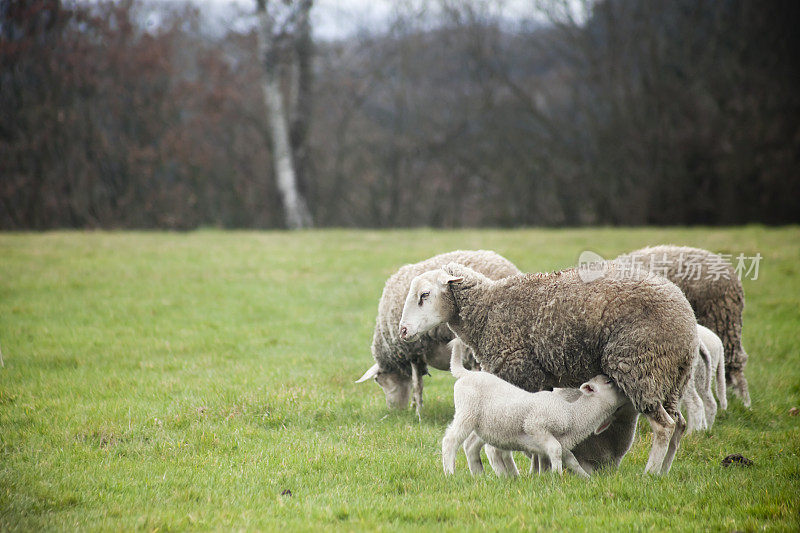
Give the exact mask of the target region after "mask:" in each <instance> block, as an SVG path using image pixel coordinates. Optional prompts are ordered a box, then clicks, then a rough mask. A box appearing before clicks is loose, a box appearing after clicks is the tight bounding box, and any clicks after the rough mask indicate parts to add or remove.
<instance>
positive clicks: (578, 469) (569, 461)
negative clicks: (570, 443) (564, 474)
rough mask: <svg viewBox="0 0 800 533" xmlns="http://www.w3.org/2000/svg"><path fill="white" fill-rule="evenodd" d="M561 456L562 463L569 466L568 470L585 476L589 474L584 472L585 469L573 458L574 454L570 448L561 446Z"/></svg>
mask: <svg viewBox="0 0 800 533" xmlns="http://www.w3.org/2000/svg"><path fill="white" fill-rule="evenodd" d="M561 458H562V460H563V461H564V464H565V465H566V466H567V468H569V469H570V470H572V471H573V472H575V473H576V474H578V475H579V476H581V477H586V478H588V477H589V474H588V473H587V472H586V470H584V469H583V467H582V466H581V464H580V463H579V462H578V460H577V459H576V458H575V454H573V453H572V452H571V451H570V450H568V449H566V448H563V449H562V451H561Z"/></svg>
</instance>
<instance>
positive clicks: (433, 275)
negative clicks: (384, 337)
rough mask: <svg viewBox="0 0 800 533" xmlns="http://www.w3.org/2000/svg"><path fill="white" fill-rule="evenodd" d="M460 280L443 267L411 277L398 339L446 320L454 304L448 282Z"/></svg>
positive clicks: (410, 337) (411, 336)
mask: <svg viewBox="0 0 800 533" xmlns="http://www.w3.org/2000/svg"><path fill="white" fill-rule="evenodd" d="M462 279H463V278H462V277H459V276H456V275H453V274H450V273H448V272H447V271H446V270H444V269H436V270H430V271H428V272H425V273H424V274H420V275H419V276H417V277H416V278H414V279H413V280H412V281H411V287H410V288H409V290H408V296H406V303H405V305H404V306H403V316H402V317H401V318H400V329H399V335H400V338H401V339H403V340H404V341H413V340H415V339H417V338H418V337H419V336H420V335H422V334H423V333H425V332H427V331H430V330H431V329H433V328H435V327H436V326H438V325H440V324H444V323H445V322H447V321H448V320H450V319H451V318H452V316H453V315H454V314H455V307H454V305H453V300H452V295H451V293H450V287H449V285H450V283H455V282H459V281H461V280H462Z"/></svg>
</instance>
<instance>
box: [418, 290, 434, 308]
mask: <svg viewBox="0 0 800 533" xmlns="http://www.w3.org/2000/svg"><path fill="white" fill-rule="evenodd" d="M430 295H431V292H430V291H425V292H423V293H421V294H420V295H419V305H422V301H423V300H425V299H426V298H427V297H428V296H430Z"/></svg>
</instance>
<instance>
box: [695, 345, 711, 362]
mask: <svg viewBox="0 0 800 533" xmlns="http://www.w3.org/2000/svg"><path fill="white" fill-rule="evenodd" d="M697 347H698V348H699V349H700V357H702V358H703V362H704V363H705V366H706V368H711V354H710V353H709V352H708V347H707V346H706V345H705V343H704V342H703V341H700V342H699V343H697Z"/></svg>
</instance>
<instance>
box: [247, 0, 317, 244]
mask: <svg viewBox="0 0 800 533" xmlns="http://www.w3.org/2000/svg"><path fill="white" fill-rule="evenodd" d="M264 5H265V2H264V3H262V2H259V25H260V28H259V32H258V33H259V56H260V58H261V60H262V61H263V62H264V79H263V83H262V85H263V91H264V103H265V104H266V107H267V115H268V117H267V119H268V123H269V130H270V136H271V137H272V161H273V168H274V170H275V178H276V180H277V185H278V190H279V192H280V194H281V200H282V202H283V208H284V213H285V216H286V226H287V227H288V228H289V229H300V228H307V227H311V226H312V225H313V222H312V219H311V213H310V212H309V210H308V206H307V205H306V202H305V199H304V198H303V197H302V195H301V194H300V191H299V190H298V187H297V175H296V173H295V168H294V157H293V154H292V145H291V143H290V142H289V116H288V113H287V109H286V106H285V105H284V99H283V93H282V91H281V82H280V75H279V72H280V71H281V69H280V68H279V65H278V64H277V59H278V56H279V54H277V53H276V51H275V46H276V43H275V39H276V36H275V32H274V28H273V26H274V21H273V20H272V18H271V16H270V14H269V13H268V10H267V9H265V8H263V6H264Z"/></svg>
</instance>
